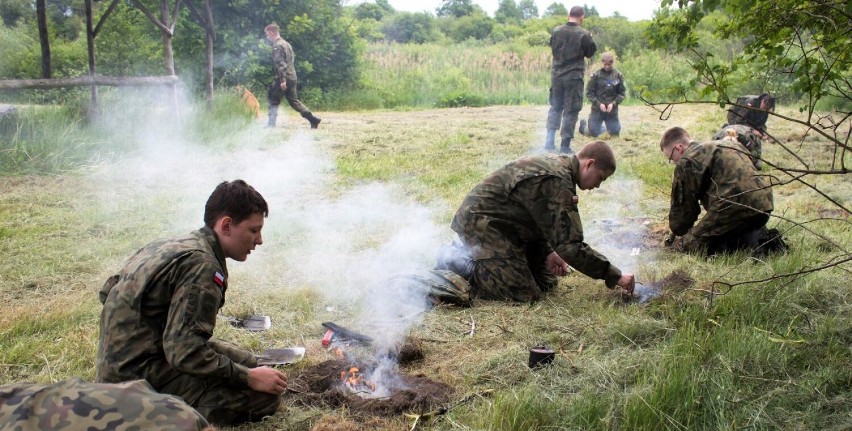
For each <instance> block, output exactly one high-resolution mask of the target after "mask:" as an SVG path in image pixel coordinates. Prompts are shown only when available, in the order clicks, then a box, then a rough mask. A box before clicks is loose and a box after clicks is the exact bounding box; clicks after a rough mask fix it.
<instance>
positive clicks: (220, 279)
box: [213, 271, 225, 287]
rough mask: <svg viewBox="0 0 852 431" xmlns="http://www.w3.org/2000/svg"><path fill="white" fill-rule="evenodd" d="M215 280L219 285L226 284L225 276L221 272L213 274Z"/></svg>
mask: <svg viewBox="0 0 852 431" xmlns="http://www.w3.org/2000/svg"><path fill="white" fill-rule="evenodd" d="M213 281H214V282H215V283H216V284H217V285H219V287H222V286H223V285H224V284H225V276H224V275H222V273H221V272H219V271H216V274H214V275H213Z"/></svg>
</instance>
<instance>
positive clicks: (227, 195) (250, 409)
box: [97, 180, 287, 425]
mask: <svg viewBox="0 0 852 431" xmlns="http://www.w3.org/2000/svg"><path fill="white" fill-rule="evenodd" d="M268 214H269V207H268V206H267V204H266V201H265V200H264V199H263V196H261V195H260V193H258V192H257V191H256V190H255V189H254V188H252V187H251V186H250V185H248V184H246V183H245V182H244V181H242V180H236V181H233V182H227V181H226V182H223V183H221V184H219V185H218V186H217V187H216V189H215V190H214V191H213V193H212V194H211V195H210V197H209V198H208V200H207V204H206V205H205V208H204V224H205V226H204V227H203V228H201V229H200V230H197V231H194V232H192V233H190V234H189V235H186V236H183V237H179V238H173V239H166V240H158V241H155V242H152V243H150V244H148V245H147V246H145V247H143V248H142V249H140V250H139V251H138V252H136V254H135V255H133V256H132V257H131V258H130V259H128V261H127V262H126V263H125V265H124V268H123V269H122V270H121V271H120V272H119V273H118V274H117V275H114V276H112V277H110V278H109V279H108V280H107V282H106V283H105V284H104V287H103V288H102V289H101V291H100V301H101V303H103V305H104V307H103V310H102V311H101V320H100V337H99V339H98V358H97V380H98V382H102V383H118V382H124V381H129V380H138V379H145V380H147V381H148V383H150V384H151V386H152V387H153V388H154V389H155V390H157V391H158V392H162V393H166V394H172V395H177V396H179V397H181V398H183V399H184V401H186V402H187V403H188V404H189V405H191V406H193V407H194V408H195V409H196V410H198V412H199V413H201V414H202V415H203V416H204V417H205V418H207V420H208V421H209V422H211V423H213V424H216V425H231V424H236V423H240V422H245V421H255V420H260V419H261V418H263V417H264V416H268V415H271V414H273V413H275V411H276V410H277V409H278V404H279V401H280V394H281V393H282V392H284V390H285V389H286V388H287V377H286V376H285V375H284V374H283V373H281V372H280V371H278V370H276V369H273V368H268V367H258V364H257V359H256V358H255V356H254V355H253V354H251V353H250V352H247V351H244V350H241V349H239V348H237V347H236V346H234V345H232V344H230V343H226V342H224V341H221V340H217V339H214V338H212V337H213V329H214V327H215V326H216V315H217V314H218V312H219V308H220V307H222V305H223V304H224V303H225V292H226V291H227V288H228V269H227V266H226V265H225V259H226V258H231V259H234V260H236V261H244V260H246V258H247V257H248V255H249V254H250V253H251V251H252V250H254V248H255V247H256V246H258V245H260V244H262V243H263V240H262V237H261V229H262V228H263V221H264V218H265V217H266V216H267V215H268Z"/></svg>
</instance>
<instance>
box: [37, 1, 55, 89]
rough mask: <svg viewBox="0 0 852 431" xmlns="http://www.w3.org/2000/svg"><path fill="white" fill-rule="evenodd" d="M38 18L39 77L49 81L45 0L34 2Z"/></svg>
mask: <svg viewBox="0 0 852 431" xmlns="http://www.w3.org/2000/svg"><path fill="white" fill-rule="evenodd" d="M36 15H37V16H38V40H39V42H41V77H42V78H45V79H50V78H51V77H52V76H53V71H52V70H51V67H50V38H49V37H48V33H47V4H46V0H37V1H36Z"/></svg>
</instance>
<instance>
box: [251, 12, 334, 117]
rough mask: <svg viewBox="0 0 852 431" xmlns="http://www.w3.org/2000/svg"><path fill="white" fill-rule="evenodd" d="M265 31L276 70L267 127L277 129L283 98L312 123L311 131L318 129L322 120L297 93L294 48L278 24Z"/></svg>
mask: <svg viewBox="0 0 852 431" xmlns="http://www.w3.org/2000/svg"><path fill="white" fill-rule="evenodd" d="M264 30H265V31H266V39H267V40H269V41H270V42H272V64H273V67H274V68H275V81H273V82H272V84H271V85H270V86H269V91H268V92H267V94H266V95H267V98H268V99H269V123H268V124H267V127H275V120H276V119H277V118H278V105H280V104H281V97H282V96H283V97H285V98H287V103H289V104H290V106H292V107H293V109H295V110H296V111H298V112H299V113H300V114H302V117H303V118H305V119H306V120H308V121H309V122H310V123H311V129H316V128H317V127H319V123H320V121H322V119H320V118H318V117H315V116H314V114H312V113H311V111H310V110H309V109H308V107H307V106H305V104H304V103H302V101H301V100H299V95H298V93H296V66H295V65H294V64H293V63H294V62H295V61H296V56H295V54H293V47H291V46H290V43H289V42H287V41H286V40H284V39H283V38H282V37H281V35H280V34H279V31H280V29H279V27H278V24H269V25H268V26H266V28H265V29H264Z"/></svg>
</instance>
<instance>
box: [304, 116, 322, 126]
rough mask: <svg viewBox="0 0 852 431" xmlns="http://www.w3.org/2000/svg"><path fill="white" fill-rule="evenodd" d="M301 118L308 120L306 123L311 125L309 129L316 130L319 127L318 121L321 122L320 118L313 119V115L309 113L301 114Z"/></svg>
mask: <svg viewBox="0 0 852 431" xmlns="http://www.w3.org/2000/svg"><path fill="white" fill-rule="evenodd" d="M302 118H304V119H306V120H308V122H309V123H311V129H316V128H317V127H319V123H320V121H322V118H319V117H315V116H314V114H312V113H311V112H305V113H303V114H302Z"/></svg>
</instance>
